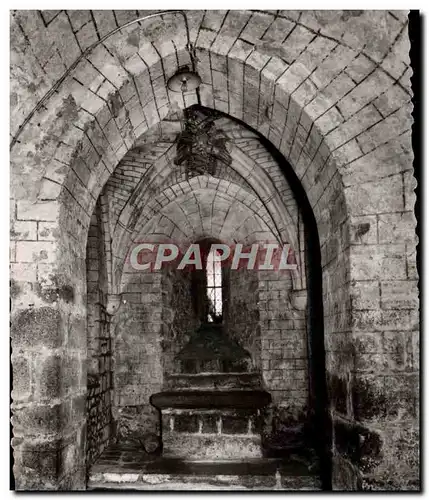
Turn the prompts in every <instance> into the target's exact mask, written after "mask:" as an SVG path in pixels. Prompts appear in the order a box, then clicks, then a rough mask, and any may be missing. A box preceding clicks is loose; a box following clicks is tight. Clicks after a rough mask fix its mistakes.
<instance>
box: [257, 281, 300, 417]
mask: <svg viewBox="0 0 429 500" xmlns="http://www.w3.org/2000/svg"><path fill="white" fill-rule="evenodd" d="M259 274H260V280H259V315H260V322H261V332H262V339H261V347H262V349H261V356H262V366H263V376H264V380H265V383H266V385H267V388H268V390H269V391H270V392H271V394H272V396H273V402H274V403H275V404H277V405H280V406H283V407H285V408H288V411H289V412H290V417H291V418H292V417H295V416H298V417H299V419H300V420H302V414H305V413H306V410H307V405H308V387H309V386H308V383H309V382H308V380H309V379H308V352H307V330H306V310H305V309H304V310H302V309H301V310H299V309H297V308H295V307H294V304H293V302H292V298H291V297H292V296H293V295H294V291H293V289H292V279H291V275H290V272H289V271H283V272H282V273H279V272H278V271H263V272H262V271H261V272H260V273H259ZM302 293H303V295H304V300H305V298H306V291H305V290H303V291H302Z"/></svg>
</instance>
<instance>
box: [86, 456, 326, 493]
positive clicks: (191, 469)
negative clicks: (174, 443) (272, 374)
mask: <svg viewBox="0 0 429 500" xmlns="http://www.w3.org/2000/svg"><path fill="white" fill-rule="evenodd" d="M88 489H90V490H120V489H127V490H178V491H183V490H195V491H197V490H232V491H234V490H284V491H299V490H307V491H320V490H321V482H320V478H319V477H318V475H317V474H314V473H312V472H311V471H310V470H309V467H308V465H307V464H305V463H302V462H299V461H294V460H276V459H248V460H246V461H234V460H223V461H211V460H205V461H202V460H198V461H197V460H180V459H169V458H165V457H157V458H156V459H153V460H146V461H144V460H142V459H141V458H140V459H138V458H137V457H136V460H134V461H132V460H131V461H128V462H125V463H123V462H122V463H119V462H117V461H116V462H112V460H111V459H109V458H108V457H107V458H106V457H105V458H103V457H102V458H101V459H99V460H98V461H97V463H96V464H95V465H94V466H93V467H92V469H91V471H90V474H89V481H88Z"/></svg>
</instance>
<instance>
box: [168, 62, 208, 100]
mask: <svg viewBox="0 0 429 500" xmlns="http://www.w3.org/2000/svg"><path fill="white" fill-rule="evenodd" d="M200 85H201V77H200V75H199V74H198V73H197V72H196V71H192V70H191V69H189V66H182V67H181V68H179V69H178V71H177V72H176V73H175V74H174V75H173V76H172V77H171V78H170V79H169V80H168V83H167V86H168V88H169V89H170V90H171V91H173V92H182V94H183V93H186V92H192V91H193V90H196V89H197V88H198V87H199V86H200Z"/></svg>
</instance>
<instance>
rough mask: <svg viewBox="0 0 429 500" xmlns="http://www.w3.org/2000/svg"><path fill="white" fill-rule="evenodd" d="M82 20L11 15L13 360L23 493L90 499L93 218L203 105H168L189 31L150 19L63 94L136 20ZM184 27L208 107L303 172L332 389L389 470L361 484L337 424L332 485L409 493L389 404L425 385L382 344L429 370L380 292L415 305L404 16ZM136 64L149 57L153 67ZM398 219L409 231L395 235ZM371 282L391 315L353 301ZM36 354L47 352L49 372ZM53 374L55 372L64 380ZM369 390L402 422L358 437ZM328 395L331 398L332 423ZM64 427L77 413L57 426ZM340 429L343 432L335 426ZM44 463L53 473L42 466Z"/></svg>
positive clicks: (272, 17)
mask: <svg viewBox="0 0 429 500" xmlns="http://www.w3.org/2000/svg"><path fill="white" fill-rule="evenodd" d="M87 14H88V13H83V14H82V15H80V14H79V12H77V13H76V12H74V13H73V12H68V11H55V12H53V11H51V12H49V11H45V12H43V11H42V12H38V11H15V12H12V14H11V15H12V23H11V37H12V55H11V63H12V85H11V92H12V96H11V97H12V120H11V132H12V134H13V135H14V139H13V141H12V144H11V162H12V176H11V181H12V182H11V197H12V198H13V201H12V210H11V215H12V220H13V225H14V229H13V231H12V235H11V264H12V266H11V267H12V280H13V281H12V348H13V353H12V361H13V369H14V370H15V371H16V373H17V376H16V377H15V379H14V388H13V391H14V392H13V399H14V403H13V404H14V417H13V418H14V440H13V442H12V444H13V447H14V457H15V468H14V470H15V474H16V476H17V477H18V478H19V487H20V488H33V487H40V486H41V487H43V488H51V489H58V488H62V487H66V486H71V485H80V487H82V485H83V484H84V481H82V477H83V476H82V470H83V469H84V468H85V463H84V460H83V459H82V457H83V456H84V453H83V452H82V450H83V448H84V446H83V445H82V443H84V442H85V430H84V427H85V422H86V415H85V404H84V402H85V399H86V363H85V361H86V344H87V338H86V337H87V336H86V296H85V294H86V272H85V271H86V269H85V267H86V266H85V263H84V259H85V244H86V235H87V230H88V227H89V224H90V218H91V214H92V212H93V208H94V205H95V202H96V200H97V199H98V196H99V194H100V192H101V190H102V188H103V186H104V184H105V183H106V182H107V180H108V178H109V177H110V175H111V174H112V172H113V170H114V169H115V167H116V165H117V164H118V162H119V161H120V160H121V159H122V157H123V155H124V154H125V153H126V151H127V150H129V149H130V148H131V147H132V145H133V143H134V141H135V140H136V139H137V138H138V137H139V136H141V134H143V133H144V132H145V131H146V130H147V129H149V128H150V127H151V126H153V125H158V124H159V123H160V121H161V120H162V119H163V118H164V117H165V116H167V114H168V113H169V112H170V111H171V110H172V109H173V108H177V107H179V108H183V107H184V106H189V105H190V104H193V103H195V102H197V96H196V95H195V93H189V95H187V96H186V97H185V99H182V97H181V96H180V101H179V100H178V99H175V96H173V95H172V94H171V93H169V92H166V91H165V88H166V81H167V79H168V78H169V77H170V76H171V74H173V73H174V72H175V71H176V69H177V65H178V64H179V63H178V61H182V59H183V60H184V61H188V53H187V52H186V50H185V49H184V46H185V44H186V38H185V34H184V28H183V23H182V20H181V19H180V18H179V16H176V15H172V16H164V19H162V20H161V19H158V20H157V21H156V22H155V21H154V24H153V25H152V27H153V28H155V27H156V26H158V28H159V29H153V30H152V35H153V40H150V42H153V45H152V43H147V45H144V44H143V45H140V44H135V43H134V45H133V43H129V40H131V41H132V40H135V37H136V36H137V37H140V36H141V41H142V42H143V40H144V43H146V41H147V38H146V34H145V30H146V26H144V27H143V26H141V30H140V27H139V28H137V27H138V26H139V25H137V24H136V25H135V27H136V29H137V31H136V32H135V33H134V36H132V37H128V33H127V34H124V33H123V32H122V31H119V32H118V33H117V34H116V35H114V37H112V38H110V39H109V41H108V46H109V51H107V50H106V49H105V48H104V47H102V46H99V47H98V49H97V50H96V51H94V52H93V53H92V54H91V57H90V59H91V62H88V61H86V60H85V59H83V60H82V61H81V62H80V63H79V64H78V65H76V67H74V69H73V70H71V75H70V77H69V78H65V79H62V78H61V76H62V75H64V71H65V69H66V68H71V67H72V65H73V64H74V63H75V62H76V60H77V57H79V56H80V55H81V54H82V52H83V50H84V48H83V47H85V46H86V43H89V41H90V40H96V39H97V38H99V37H101V36H102V34H103V35H104V34H105V33H107V32H108V31H109V30H110V29H113V28H114V27H116V26H120V24H121V23H123V22H126V21H128V20H131V19H135V18H136V17H138V16H139V15H140V14H141V12H136V11H115V12H112V11H94V12H93V17H92V16H91V19H90V18H89V17H88V22H87V23H84V24H82V23H81V21H82V19H84V18H85V16H86V15H87ZM188 14H189V21H190V32H191V40H192V42H194V43H195V46H196V50H197V54H198V58H199V63H198V71H199V73H200V74H201V75H202V79H203V83H202V85H201V89H200V96H201V102H202V104H203V105H206V106H209V107H211V108H215V109H219V110H223V111H226V112H227V113H229V114H230V115H231V116H233V117H235V118H238V119H240V120H245V121H246V122H247V123H249V124H250V125H251V126H253V127H254V128H255V129H257V130H258V131H259V132H260V133H261V134H262V135H263V136H264V137H265V138H266V139H268V140H269V141H270V142H271V143H272V144H273V145H274V146H275V147H277V148H278V150H279V151H280V153H281V154H282V155H283V156H284V158H286V160H287V161H288V162H289V164H288V165H287V168H285V171H286V170H287V169H291V170H292V171H293V172H294V173H295V174H296V176H297V178H298V179H299V181H300V183H301V185H302V187H303V189H304V190H305V193H306V195H307V198H308V202H309V206H311V211H312V213H313V214H314V218H315V221H316V222H315V226H314V227H315V228H316V226H317V231H318V234H319V237H320V249H321V254H322V264H321V265H322V270H323V287H324V289H323V306H324V318H323V321H324V335H325V348H326V352H327V357H326V369H327V370H328V372H329V380H330V382H331V384H333V387H334V386H338V387H340V388H341V389H342V390H341V391H339V392H338V394H339V395H341V393H342V392H344V402H345V408H346V409H347V411H346V413H344V412H343V413H342V415H345V416H346V417H347V420H348V422H349V423H350V424H351V425H357V424H359V423H362V424H365V428H366V429H368V430H369V431H372V430H374V431H377V432H378V433H379V434H380V435H381V436H382V446H381V450H382V452H381V454H380V460H381V461H380V463H379V464H378V465H377V467H376V468H373V469H371V470H369V469H368V468H367V469H365V470H364V469H363V468H362V467H361V465H360V464H359V461H357V460H356V458H355V455H353V453H349V454H347V452H346V450H347V448H344V447H341V446H340V439H339V438H340V432H341V431H340V426H339V425H335V428H336V429H337V430H336V431H335V432H334V434H335V436H334V441H335V443H334V445H335V446H334V449H335V458H334V479H335V487H345V488H355V487H356V484H357V478H359V477H360V478H362V477H363V478H366V479H365V480H367V479H368V480H369V479H371V481H372V484H374V485H375V484H376V479H375V477H379V478H383V479H382V482H383V484H385V485H386V484H388V482H389V481H390V482H392V483H395V484H396V487H400V488H402V487H405V488H408V486H407V485H412V484H414V485H416V484H417V483H418V481H419V479H418V474H419V471H418V467H417V466H416V464H417V462H418V458H419V457H418V439H417V434H418V431H417V429H418V421H417V419H416V418H415V416H414V415H413V412H410V411H402V410H401V411H400V412H399V411H397V410H398V407H397V403H396V393H395V392H394V391H395V389H396V388H399V387H400V388H401V391H402V394H403V395H404V396H406V397H405V398H402V399H403V400H406V401H412V400H413V398H414V395H415V390H416V387H415V386H414V385H413V383H411V382H410V381H413V380H414V379H415V378H416V377H417V373H418V366H417V363H415V362H414V361H413V364H412V367H409V366H407V367H406V368H405V367H402V365H401V364H398V365H394V360H393V359H392V358H393V357H394V356H392V352H390V350H391V349H392V347H391V345H390V344H389V342H384V339H383V335H384V332H389V334H391V335H392V337H394V339H392V342H394V343H398V344H399V345H401V342H402V340H401V339H403V340H404V345H402V347H399V348H398V350H399V352H402V354H401V356H402V355H403V356H404V358H405V355H406V356H407V359H409V358H410V357H412V359H413V360H416V359H418V339H417V338H418V334H417V329H418V325H417V324H416V323H418V320H417V310H418V307H417V305H416V303H415V301H411V304H410V303H409V304H408V307H407V308H406V309H404V311H402V310H401V312H400V313H398V312H395V306H392V307H390V306H389V303H390V304H391V305H392V304H393V303H396V300H397V299H396V298H395V299H394V301H393V302H392V299H391V296H390V294H389V293H387V295H386V294H385V290H386V288H389V287H391V288H394V287H399V290H402V291H404V290H407V289H408V287H409V292H408V296H412V297H414V299H415V298H416V297H417V292H416V287H415V284H416V280H417V275H416V270H415V262H416V255H415V246H416V241H415V239H410V240H409V241H407V242H404V238H403V236H402V233H403V229H404V231H405V233H407V234H411V233H414V228H415V220H414V217H413V216H412V211H413V206H414V201H415V194H414V188H415V180H414V178H413V171H412V162H413V155H412V149H411V134H410V131H411V124H412V116H411V111H412V106H411V105H410V99H411V96H412V91H411V80H410V76H411V74H412V69H411V68H410V64H409V62H410V61H409V49H410V43H409V37H408V25H407V23H408V19H407V12H406V11H354V12H353V13H352V14H351V13H350V12H349V11H302V12H301V11H299V12H298V11H280V12H275V13H274V12H263V13H260V12H251V11H240V12H237V11H225V12H219V11H212V12H211V11H206V12H204V11H193V12H191V13H188ZM167 18H168V21H167ZM167 22H168V25H167V24H166V23H167ZM157 23H158V24H157ZM278 24H284V26H289V27H290V30H289V31H288V32H287V36H286V37H285V35H284V33H285V30H284V29H280V30H279V29H276V26H278ZM165 26H168V27H169V29H166V28H165ZM264 26H265V27H264ZM170 28H171V29H170ZM97 30H98V33H97ZM84 35H85V36H84ZM86 35H87V36H88V39H86ZM171 38H174V43H172V40H171ZM244 42H245V43H244ZM81 43H82V45H80V44H81ZM246 44H248V45H246ZM143 46H144V48H143ZM153 47H157V48H156V49H154V48H153ZM225 47H227V50H225V51H224V48H225ZM145 51H147V53H146V52H145ZM137 52H139V54H138V53H137ZM140 54H142V55H140ZM224 54H226V55H224ZM141 57H146V58H147V61H145V62H146V64H142V59H141ZM124 68H126V69H124ZM56 81H60V82H61V84H60V85H59V87H58V88H57V89H56V91H55V92H53V93H51V94H50V95H49V98H48V99H47V100H46V101H45V102H44V106H43V107H39V108H37V110H35V113H34V114H32V115H29V113H30V111H32V110H33V108H34V106H35V105H36V103H37V102H38V101H39V100H40V99H41V98H42V96H43V95H45V93H46V92H48V90H49V89H50V88H51V86H52V85H53V84H54V83H55V82H56ZM110 82H112V83H110ZM256 96H258V97H257V98H256ZM182 101H183V102H182ZM27 118H28V119H27ZM26 119H27V120H26ZM71 123H73V124H76V125H77V126H73V125H71ZM18 131H20V132H21V133H20V135H16V134H17V132H18ZM401 187H402V190H401ZM398 203H399V206H398ZM402 214H404V216H403V217H402ZM355 217H358V218H361V220H360V221H359V224H361V225H360V227H359V231H358V234H359V237H360V238H363V239H364V238H365V237H366V238H370V237H371V238H374V240H373V241H372V242H370V243H368V245H367V246H365V245H353V244H351V240H353V239H354V238H355V229H354V227H353V226H354V222H353V220H354V218H355ZM395 217H398V218H399V219H400V221H399V223H398V224H397V223H396V222H394V223H392V221H393V220H394V219H395ZM364 219H366V220H364ZM375 221H377V222H375ZM386 221H387V226H385V227H389V225H390V223H392V226H391V227H392V229H391V230H390V229H389V230H388V231H387V241H386V240H385V239H384V238H385V237H386V234H384V232H383V231H384V230H383V229H382V224H381V223H382V222H386ZM368 223H369V224H370V228H369V231H367V232H365V228H367V227H368V226H367V224H368ZM375 224H377V227H378V235H377V241H375V235H374V228H375ZM378 224H379V225H378ZM41 227H43V231H41V232H40V233H39V229H40V228H41ZM36 230H37V236H36V238H35V235H36V232H35V231H36ZM42 233H43V234H42ZM390 236H392V239H390ZM358 247H361V248H358ZM366 247H367V248H366ZM357 262H358V264H356V263H357ZM398 266H399V267H398ZM365 281H368V282H374V283H373V284H374V285H375V283H378V285H379V290H380V289H381V298H382V301H381V302H378V303H377V308H376V309H375V310H372V309H370V308H369V307H367V306H365V305H364V306H363V307H361V308H359V307H357V306H355V305H353V303H350V300H349V299H350V295H351V289H352V288H353V287H354V285H355V282H356V283H357V282H360V283H359V285H357V286H358V287H360V286H361V287H362V289H364V288H365V285H364V284H363V282H365ZM394 282H397V283H394ZM408 282H413V285H411V286H408ZM405 283H406V285H405ZM368 288H369V287H368ZM383 290H384V292H383ZM374 293H375V292H374ZM383 293H384V296H383ZM401 293H403V292H401ZM399 295H401V294H399ZM369 296H371V293H369V295H367V294H366V292H365V293H364V295H363V296H362V300H363V302H365V301H366V302H367V303H368V301H367V298H368V297H369ZM395 296H396V297H397V296H398V294H397V292H395ZM389 297H390V298H389ZM401 302H402V300H401ZM371 303H373V302H371ZM402 303H403V304H405V302H402ZM42 326H43V327H42ZM365 333H368V334H370V335H369V337H371V336H372V337H373V338H374V339H376V342H375V345H376V347H375V349H376V350H377V351H378V352H377V354H380V357H379V359H380V360H383V362H382V363H380V364H377V365H376V368H374V372H372V367H371V366H368V365H370V363H368V365H367V367H366V368H365V370H366V371H365V372H360V368H359V369H356V370H355V364H356V365H357V366H358V367H359V366H360V367H362V363H363V364H365V362H366V361H365V358H367V357H366V356H365V355H366V354H370V353H367V352H365V351H367V350H368V349H369V347H368V346H367V347H365V348H364V349H360V348H359V349H360V351H359V350H358V346H359V345H360V341H359V340H358V338H357V337H360V336H361V334H365ZM410 341H411V346H412V347H410ZM368 345H370V344H368ZM41 348H46V350H45V351H44V354H43V356H42V355H41V354H40V352H39V351H40V349H41ZM394 349H395V351H396V347H395V348H394ZM392 350H393V349H392ZM410 351H412V356H411V355H410ZM389 353H390V354H389ZM361 354H362V357H361ZM361 360H362V361H361ZM384 360H387V363H386V364H387V366H385V364H384ZM395 363H396V361H395ZM71 366H73V368H71ZM49 367H52V369H51V368H49ZM46 373H53V374H54V375H53V376H52V379H53V382H51V379H50V378H49V379H48V377H47V376H46ZM349 374H351V375H349ZM371 377H373V378H371ZM18 380H19V382H18ZM392 380H395V381H396V382H397V383H395V384H392ZM364 381H365V382H368V384H366V383H363V382H364ZM335 384H336V385H335ZM354 386H355V387H354ZM392 386H393V387H392ZM333 387H332V388H331V389H333ZM360 387H366V388H367V389H365V390H362V391H360V389H359V388H360ZM413 388H414V390H413ZM398 390H399V389H398ZM374 392H376V393H377V394H379V395H380V396H381V395H385V396H387V397H386V405H384V404H383V405H382V404H380V405H378V406H377V407H379V406H381V407H383V408H386V414H387V415H390V416H392V415H396V413H395V412H397V415H398V418H396V417H392V418H390V416H389V418H388V419H384V417H383V418H381V417H380V420H379V422H380V425H379V426H378V427H376V425H375V424H374V422H371V421H370V420H369V419H367V418H366V419H364V418H363V417H362V421H361V422H360V420H359V419H360V418H361V417H358V415H359V411H358V410H359V407H360V406H361V404H360V403H359V404H358V403H356V404H355V405H354V406H355V407H356V410H357V411H356V414H355V411H354V410H353V404H352V403H353V401H355V402H356V401H362V399H364V398H365V394H367V395H368V399H371V394H372V393H374ZM48 393H49V396H47V394H48ZM335 393H336V391H334V390H331V392H330V394H331V396H330V406H331V410H332V411H333V413H334V414H336V413H337V412H336V411H335V410H334V406H335V404H336V401H335V399H336V396H334V395H335ZM353 394H355V395H356V394H359V397H358V398H357V397H356V396H353ZM52 400H55V401H56V403H55V404H54V405H53V406H52V405H51V404H50V403H51V401H52ZM82 401H83V404H82ZM378 401H379V402H380V401H381V399H380V398H379V399H378ZM344 402H343V403H344ZM57 403H58V405H65V406H66V407H67V408H69V409H70V408H73V411H72V414H73V418H68V417H67V418H61V419H57V418H56V416H55V415H56V412H57V409H58V407H57ZM343 403H341V404H339V407H341V406H344V404H343ZM407 405H408V403H407ZM33 411H36V412H39V411H40V412H42V411H45V412H46V414H47V415H48V418H46V419H45V423H46V422H48V423H49V424H51V423H53V422H57V428H56V430H55V432H51V429H50V428H49V426H47V425H45V424H44V423H43V421H40V422H41V423H40V426H39V424H37V426H38V427H37V432H36V431H35V430H34V422H37V420H36V419H34V420H33V419H31V418H30V417H29V416H28V415H30V413H31V412H33ZM383 411H384V410H383ZM61 414H64V415H69V413H68V411H64V412H63V410H61ZM399 415H401V418H399ZM335 416H336V417H338V418H337V420H338V422H339V421H340V417H341V414H340V412H338V415H335ZM402 417H403V418H402ZM16 420H20V422H21V423H20V424H18V423H17V422H16ZM356 428H358V429H360V427H359V425H357V427H356ZM362 432H363V431H362ZM36 435H37V439H36ZM342 435H343V434H342ZM76 442H78V443H80V444H78V445H76V444H75V443H76ZM354 442H356V441H354ZM81 445H82V446H81ZM40 453H41V454H42V456H43V461H44V465H39V464H38V463H40V462H41V460H40V456H39V454H40ZM58 456H61V457H62V461H61V464H60V465H59V466H57V464H56V463H55V461H56V457H58ZM36 457H37V459H36ZM383 457H384V458H383ZM377 460H378V458H377ZM352 462H354V464H355V465H354V467H355V468H354V469H350V468H349V469H347V467H346V466H345V465H344V464H346V463H348V464H349V465H350V464H351V463H352ZM350 470H353V473H352V474H351V473H350V474H349V472H350ZM371 476H372V477H371ZM404 484H405V485H406V486H404ZM377 487H378V486H377ZM413 487H414V488H415V486H413Z"/></svg>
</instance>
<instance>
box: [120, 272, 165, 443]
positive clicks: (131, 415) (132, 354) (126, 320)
mask: <svg viewBox="0 0 429 500" xmlns="http://www.w3.org/2000/svg"><path fill="white" fill-rule="evenodd" d="M122 290H123V293H122V295H121V297H122V300H123V301H126V302H125V304H123V305H122V306H121V308H120V310H119V311H118V312H117V314H116V315H115V316H114V320H113V323H112V328H113V332H114V386H115V396H114V408H113V416H114V418H115V420H116V425H117V436H118V439H120V440H122V441H127V440H132V441H133V440H134V441H135V440H139V439H141V438H142V437H143V435H144V434H146V433H149V432H150V433H154V434H159V432H160V427H159V415H158V413H157V411H156V409H155V408H154V407H153V406H151V404H150V402H149V398H150V396H151V395H152V394H154V393H156V392H159V391H160V390H161V388H162V384H163V369H162V346H161V332H162V284H161V274H160V273H149V272H147V273H144V272H136V271H134V272H129V273H124V276H123V280H122Z"/></svg>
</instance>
